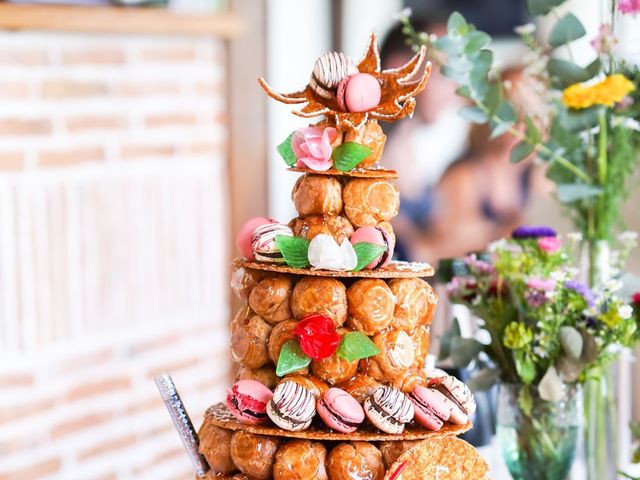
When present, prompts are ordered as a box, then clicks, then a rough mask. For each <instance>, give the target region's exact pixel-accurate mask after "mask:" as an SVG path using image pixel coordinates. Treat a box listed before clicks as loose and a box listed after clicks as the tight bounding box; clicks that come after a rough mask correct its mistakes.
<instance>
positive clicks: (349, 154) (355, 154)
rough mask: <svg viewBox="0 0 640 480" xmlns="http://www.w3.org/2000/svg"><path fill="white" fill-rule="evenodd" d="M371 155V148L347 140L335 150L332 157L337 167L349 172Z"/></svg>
mask: <svg viewBox="0 0 640 480" xmlns="http://www.w3.org/2000/svg"><path fill="white" fill-rule="evenodd" d="M369 155H371V149H370V148H369V147H367V146H365V145H361V144H359V143H356V142H346V143H343V144H342V145H340V146H338V147H336V148H335V149H334V150H333V154H332V155H331V157H332V158H333V164H334V165H335V167H336V169H338V170H340V171H341V172H349V171H351V170H353V169H354V168H356V167H357V166H358V164H359V163H360V162H362V161H363V160H364V159H365V158H367V157H368V156H369Z"/></svg>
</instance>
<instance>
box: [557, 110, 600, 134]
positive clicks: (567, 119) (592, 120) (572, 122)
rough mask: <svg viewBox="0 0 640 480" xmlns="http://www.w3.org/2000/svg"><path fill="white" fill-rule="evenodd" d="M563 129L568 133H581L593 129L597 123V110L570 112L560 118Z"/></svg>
mask: <svg viewBox="0 0 640 480" xmlns="http://www.w3.org/2000/svg"><path fill="white" fill-rule="evenodd" d="M561 118H562V122H563V125H564V127H565V128H566V130H567V131H569V132H581V131H584V130H587V129H589V128H591V127H594V126H595V125H596V124H597V123H598V108H597V107H592V108H585V109H582V110H570V111H568V112H566V113H564V114H563V115H562V116H561Z"/></svg>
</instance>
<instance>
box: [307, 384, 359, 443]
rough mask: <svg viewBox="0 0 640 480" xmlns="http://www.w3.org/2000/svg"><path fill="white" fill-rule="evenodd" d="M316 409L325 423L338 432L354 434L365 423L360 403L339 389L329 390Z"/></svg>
mask: <svg viewBox="0 0 640 480" xmlns="http://www.w3.org/2000/svg"><path fill="white" fill-rule="evenodd" d="M316 409H317V411H318V414H319V415H320V418H322V420H323V421H324V423H325V424H326V425H327V426H328V427H329V428H332V429H334V430H336V431H338V432H342V433H353V432H355V431H356V430H357V429H358V425H360V424H361V423H362V422H363V421H364V410H363V409H362V407H361V406H360V404H359V403H358V401H357V400H356V399H355V398H353V397H352V396H351V395H349V394H348V393H347V392H345V391H344V390H341V389H339V388H330V389H329V390H327V391H326V392H325V394H324V395H323V396H322V398H320V399H319V400H318V404H317V406H316Z"/></svg>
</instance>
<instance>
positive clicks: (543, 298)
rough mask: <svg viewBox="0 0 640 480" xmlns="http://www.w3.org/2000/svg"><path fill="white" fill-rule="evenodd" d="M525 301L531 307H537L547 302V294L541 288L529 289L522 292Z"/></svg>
mask: <svg viewBox="0 0 640 480" xmlns="http://www.w3.org/2000/svg"><path fill="white" fill-rule="evenodd" d="M524 298H525V300H526V301H527V303H528V304H529V305H530V306H532V307H533V308H538V307H541V306H542V305H544V304H545V303H547V295H546V294H545V293H544V292H543V291H541V290H529V291H528V292H526V293H525V294H524Z"/></svg>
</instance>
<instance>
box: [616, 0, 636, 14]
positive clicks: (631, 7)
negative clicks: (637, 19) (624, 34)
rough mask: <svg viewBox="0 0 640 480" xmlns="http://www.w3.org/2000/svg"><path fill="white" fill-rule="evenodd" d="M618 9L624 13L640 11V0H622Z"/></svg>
mask: <svg viewBox="0 0 640 480" xmlns="http://www.w3.org/2000/svg"><path fill="white" fill-rule="evenodd" d="M618 9H619V10H620V11H621V12H622V13H633V14H636V13H640V0H620V1H619V2H618Z"/></svg>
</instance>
